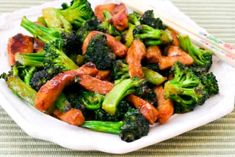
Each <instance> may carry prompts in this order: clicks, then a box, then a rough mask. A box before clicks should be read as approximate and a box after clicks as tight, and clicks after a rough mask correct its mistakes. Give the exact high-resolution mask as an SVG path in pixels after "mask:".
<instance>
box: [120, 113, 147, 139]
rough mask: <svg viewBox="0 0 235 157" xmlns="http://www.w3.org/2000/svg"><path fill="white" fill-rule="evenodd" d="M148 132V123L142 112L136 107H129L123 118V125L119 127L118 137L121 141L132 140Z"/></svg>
mask: <svg viewBox="0 0 235 157" xmlns="http://www.w3.org/2000/svg"><path fill="white" fill-rule="evenodd" d="M148 132H149V124H148V122H147V120H146V119H145V118H144V117H143V116H142V114H141V113H140V112H139V111H138V110H136V109H130V110H129V111H128V112H127V113H126V115H125V118H124V125H123V126H122V127H121V132H120V137H121V139H122V140H123V141H126V142H132V141H135V140H137V139H139V138H141V137H143V136H146V135H147V134H148Z"/></svg>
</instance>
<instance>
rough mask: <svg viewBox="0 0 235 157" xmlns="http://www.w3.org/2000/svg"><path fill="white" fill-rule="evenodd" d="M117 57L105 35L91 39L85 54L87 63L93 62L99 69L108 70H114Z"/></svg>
mask: <svg viewBox="0 0 235 157" xmlns="http://www.w3.org/2000/svg"><path fill="white" fill-rule="evenodd" d="M114 60H115V55H114V53H112V51H111V49H110V48H109V47H108V45H107V40H106V36H105V35H101V34H99V35H96V36H95V37H94V38H92V39H91V41H90V42H89V45H88V47H87V51H86V54H85V61H86V62H92V63H94V64H95V65H96V67H97V69H100V70H108V69H111V68H112V63H113V61H114Z"/></svg>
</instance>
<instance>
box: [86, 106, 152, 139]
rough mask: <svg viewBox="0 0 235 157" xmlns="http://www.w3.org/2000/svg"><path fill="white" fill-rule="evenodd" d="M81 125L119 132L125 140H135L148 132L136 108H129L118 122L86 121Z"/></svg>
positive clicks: (146, 125)
mask: <svg viewBox="0 0 235 157" xmlns="http://www.w3.org/2000/svg"><path fill="white" fill-rule="evenodd" d="M82 127H84V128H88V129H92V130H95V131H100V132H107V133H112V134H119V136H120V137H121V139H122V140H123V141H126V142H132V141H135V140H137V139H139V138H141V137H143V136H146V135H147V134H148V132H149V124H148V122H147V121H146V119H145V118H144V117H143V116H142V114H141V113H140V112H139V111H138V110H137V109H129V110H128V112H127V113H126V114H125V116H124V119H123V120H122V121H119V122H110V121H86V122H85V123H84V124H83V125H82Z"/></svg>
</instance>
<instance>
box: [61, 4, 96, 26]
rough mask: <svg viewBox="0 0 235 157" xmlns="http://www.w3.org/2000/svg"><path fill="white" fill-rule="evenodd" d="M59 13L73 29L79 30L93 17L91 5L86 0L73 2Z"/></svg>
mask: <svg viewBox="0 0 235 157" xmlns="http://www.w3.org/2000/svg"><path fill="white" fill-rule="evenodd" d="M59 11H60V13H61V14H62V15H63V16H64V18H65V19H66V20H67V21H69V22H70V23H71V24H72V25H73V26H74V27H75V28H79V27H80V26H81V25H82V24H83V23H84V22H86V21H87V20H89V19H91V18H92V17H93V16H94V13H93V10H92V8H91V5H90V3H89V2H88V1H87V0H73V1H72V2H71V5H70V6H66V7H64V9H62V10H59Z"/></svg>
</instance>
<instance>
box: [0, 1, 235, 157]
mask: <svg viewBox="0 0 235 157" xmlns="http://www.w3.org/2000/svg"><path fill="white" fill-rule="evenodd" d="M43 2H46V0H7V1H5V0H0V13H3V12H11V11H14V10H17V9H20V8H27V7H30V6H32V5H38V4H41V3H43ZM173 3H174V4H175V5H176V6H178V7H179V8H180V9H181V10H182V11H183V12H184V13H186V14H187V15H188V16H190V17H191V18H192V19H193V20H195V21H196V22H197V23H198V24H199V25H201V26H202V27H204V28H206V29H207V30H208V31H209V32H210V33H212V34H213V35H215V36H217V37H218V38H220V39H222V40H224V41H226V42H230V43H235V11H234V8H235V1H234V0H173ZM224 105H226V104H224ZM78 142H80V141H78ZM0 156H2V157H6V156H24V157H25V156H29V157H33V156H37V157H39V156H40V157H41V156H43V157H44V156H56V157H58V156H87V157H88V156H98V157H99V156H107V157H109V156H110V155H109V154H105V153H100V152H77V151H71V150H68V149H64V148H61V147H60V146H57V145H55V144H52V143H50V142H45V141H41V140H36V139H33V138H31V137H29V136H27V135H26V134H25V133H24V132H23V131H22V130H21V129H20V128H19V127H18V126H17V125H16V124H15V123H14V122H13V121H12V120H11V118H10V117H9V116H8V115H7V114H6V113H5V111H4V110H3V109H2V108H0ZM120 156H128V157H129V156H130V157H131V156H133V157H137V156H158V157H161V156H164V157H167V156H169V157H176V156H177V157H182V156H188V157H194V156H197V157H203V156H211V157H216V156H231V157H232V156H235V111H234V112H233V113H231V114H229V115H228V116H226V117H224V118H222V119H219V120H217V121H215V122H212V123H210V124H208V125H205V126H203V127H200V128H198V129H195V130H193V131H190V132H188V133H185V134H183V135H180V136H178V137H175V138H173V139H170V140H167V141H165V142H162V143H159V144H156V145H153V146H150V147H147V148H144V149H141V150H139V151H137V152H133V153H129V154H126V155H120Z"/></svg>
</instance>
